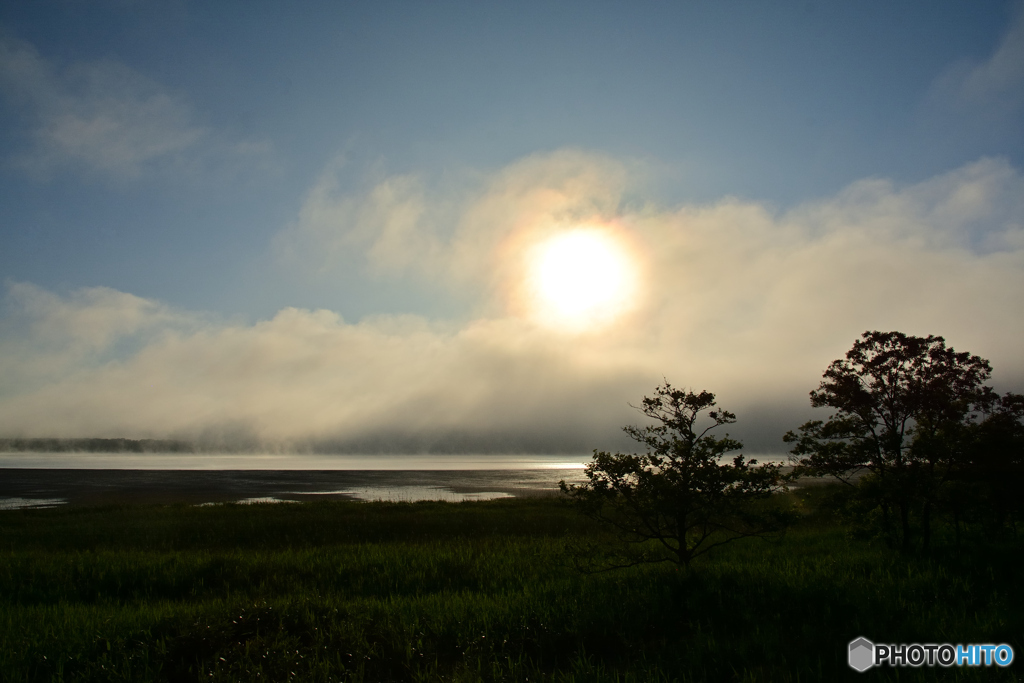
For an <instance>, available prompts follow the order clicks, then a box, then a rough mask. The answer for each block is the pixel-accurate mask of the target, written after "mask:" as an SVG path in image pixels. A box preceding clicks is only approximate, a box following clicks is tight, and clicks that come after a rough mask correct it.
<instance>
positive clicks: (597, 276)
mask: <svg viewBox="0 0 1024 683" xmlns="http://www.w3.org/2000/svg"><path fill="white" fill-rule="evenodd" d="M528 264H529V265H528V275H527V285H528V289H529V290H530V299H531V301H532V306H531V308H533V313H534V317H535V318H536V319H537V320H538V321H539V322H541V323H543V324H544V325H546V326H548V327H554V328H560V329H564V330H570V331H577V332H580V331H586V330H592V329H597V328H601V327H604V326H606V325H608V324H609V323H611V322H612V321H614V320H615V319H616V318H618V317H619V316H620V315H622V314H623V313H625V312H626V311H628V310H629V309H630V308H632V307H633V306H634V304H635V298H636V289H637V282H636V280H637V276H636V270H635V265H634V262H633V259H632V258H631V257H630V254H629V249H628V245H627V244H626V243H625V241H624V240H623V239H622V238H620V237H618V236H617V235H616V234H615V233H614V232H613V231H612V230H610V229H605V228H590V227H585V228H574V229H571V230H567V231H564V232H560V233H558V234H556V235H554V236H553V237H549V238H548V239H547V240H545V241H543V242H541V243H540V244H538V245H537V246H536V247H535V248H534V249H533V250H532V251H531V253H530V255H529V257H528Z"/></svg>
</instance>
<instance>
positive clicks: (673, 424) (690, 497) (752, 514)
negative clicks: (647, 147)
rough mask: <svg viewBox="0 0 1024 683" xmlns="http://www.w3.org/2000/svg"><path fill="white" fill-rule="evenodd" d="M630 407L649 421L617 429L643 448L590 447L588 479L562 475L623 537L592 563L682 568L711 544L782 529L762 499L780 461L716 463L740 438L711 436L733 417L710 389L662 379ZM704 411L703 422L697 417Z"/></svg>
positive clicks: (584, 506)
mask: <svg viewBox="0 0 1024 683" xmlns="http://www.w3.org/2000/svg"><path fill="white" fill-rule="evenodd" d="M637 409H638V410H639V411H640V412H642V413H643V414H644V415H646V416H648V417H650V418H652V419H653V420H655V421H656V422H657V424H655V425H652V426H647V427H635V426H629V427H625V428H624V431H625V432H626V433H627V434H629V436H630V437H631V438H633V439H634V440H635V441H637V442H638V443H640V444H643V445H644V446H646V447H647V452H646V453H644V454H623V453H606V452H601V451H595V452H594V459H593V462H591V463H590V464H588V465H587V467H586V469H585V470H584V472H585V474H586V477H587V479H588V480H589V481H588V482H587V483H585V484H580V485H573V486H568V485H566V484H565V482H562V491H563V492H565V493H567V494H568V495H569V496H571V497H572V499H573V501H574V502H575V503H576V504H577V506H578V507H579V509H580V510H581V511H582V512H583V513H584V514H586V515H588V516H589V517H592V518H593V519H596V520H599V521H600V522H603V523H604V524H607V525H609V526H611V527H612V528H614V529H615V530H616V531H617V532H618V536H619V539H620V540H621V541H622V542H623V543H622V545H620V546H619V547H617V548H615V549H613V550H612V551H611V552H609V553H608V554H606V555H605V556H604V557H603V558H602V561H600V562H598V563H597V564H598V566H599V567H600V568H606V567H607V568H614V567H623V566H631V565H634V564H641V563H647V562H666V561H667V562H673V563H675V564H678V565H682V566H689V564H690V562H692V561H693V560H694V559H695V558H697V557H699V556H701V555H703V554H704V553H706V552H708V551H710V550H712V549H714V548H716V547H719V546H721V545H724V544H727V543H731V542H732V541H735V540H736V539H739V538H748V537H752V536H764V535H766V534H770V533H774V532H778V531H780V530H781V529H782V528H783V526H784V523H785V515H784V514H783V511H782V510H781V509H780V508H779V507H778V506H773V505H768V504H766V499H767V498H768V497H769V496H771V494H772V493H775V492H777V491H780V490H782V488H783V487H784V479H785V477H784V476H783V474H782V472H781V471H780V466H779V465H772V464H764V465H758V463H757V461H756V460H749V459H746V458H744V456H743V455H737V456H735V457H734V458H733V459H732V460H731V461H725V462H723V456H724V455H725V454H726V453H728V452H729V451H735V450H738V449H740V448H742V447H743V444H741V443H740V442H738V441H736V440H735V439H731V438H729V436H728V434H726V435H725V436H723V437H721V438H718V437H716V436H713V435H712V434H711V431H712V430H714V429H716V428H717V427H721V426H723V425H728V424H732V423H734V422H735V421H736V416H735V415H734V414H733V413H730V412H729V411H727V410H721V409H715V396H714V394H712V393H710V392H707V391H702V392H700V393H699V394H695V393H693V392H691V391H681V390H679V389H674V388H673V387H672V386H671V385H670V384H668V383H667V382H666V383H665V384H664V385H662V386H659V387H658V388H657V389H656V390H655V393H654V396H653V397H645V398H644V400H643V404H642V405H641V406H639V407H638V408H637ZM705 412H707V418H706V420H707V421H706V422H704V423H703V425H698V421H699V420H700V418H701V416H702V414H703V413H705Z"/></svg>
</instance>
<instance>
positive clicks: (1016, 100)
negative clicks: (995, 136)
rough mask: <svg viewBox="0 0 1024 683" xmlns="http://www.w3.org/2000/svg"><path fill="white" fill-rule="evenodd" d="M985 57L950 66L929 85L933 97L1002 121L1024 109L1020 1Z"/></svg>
mask: <svg viewBox="0 0 1024 683" xmlns="http://www.w3.org/2000/svg"><path fill="white" fill-rule="evenodd" d="M1014 10H1015V11H1014V16H1013V18H1012V20H1011V22H1010V26H1009V28H1008V29H1007V31H1006V33H1005V34H1004V35H1003V37H1002V39H1001V40H1000V42H999V45H998V46H997V47H996V49H995V50H994V51H993V53H992V54H991V56H989V58H988V59H986V60H983V61H982V60H964V61H961V62H958V63H956V64H954V65H953V66H951V67H950V68H949V69H948V70H947V71H946V72H945V73H943V74H942V75H941V76H940V77H939V78H938V79H936V82H935V83H934V85H933V88H932V94H933V98H934V99H935V100H937V101H938V102H941V103H944V104H945V105H946V106H950V107H952V108H953V109H956V110H960V111H963V112H965V113H967V114H970V115H972V116H976V117H979V118H981V119H982V121H983V122H987V123H989V124H991V123H993V122H1005V121H1007V120H1009V119H1010V118H1011V117H1014V116H1015V115H1017V114H1019V113H1020V112H1021V111H1022V109H1024V2H1018V3H1017V4H1016V6H1015V8H1014Z"/></svg>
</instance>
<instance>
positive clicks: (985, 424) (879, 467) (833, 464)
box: [784, 331, 1015, 550]
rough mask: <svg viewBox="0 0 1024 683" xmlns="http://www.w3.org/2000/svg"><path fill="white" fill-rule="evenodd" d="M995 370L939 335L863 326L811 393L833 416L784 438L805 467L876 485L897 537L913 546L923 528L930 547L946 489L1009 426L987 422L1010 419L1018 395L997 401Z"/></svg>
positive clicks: (887, 528)
mask: <svg viewBox="0 0 1024 683" xmlns="http://www.w3.org/2000/svg"><path fill="white" fill-rule="evenodd" d="M990 375H991V366H990V365H989V363H988V361H986V360H984V359H982V358H979V357H978V356H973V355H971V354H969V353H966V352H960V353H958V352H956V351H954V350H953V349H952V348H947V347H946V344H945V340H944V339H943V338H942V337H937V336H932V335H929V336H927V337H915V336H911V335H906V334H903V333H901V332H877V331H875V332H865V333H864V334H863V335H862V336H861V338H860V339H858V340H857V341H856V342H854V344H853V347H852V348H851V349H850V350H849V351H848V352H847V353H846V356H845V358H841V359H839V360H835V361H833V362H832V363H831V364H830V365H829V366H828V368H827V369H826V370H825V374H824V376H823V379H822V382H821V384H820V385H819V387H818V388H817V389H816V390H814V391H812V392H811V405H812V406H814V407H824V408H832V409H833V413H832V414H831V415H830V416H829V417H828V418H827V419H826V420H824V421H822V420H812V421H810V422H807V423H806V424H804V425H802V426H801V427H800V428H799V430H798V432H788V433H787V434H786V436H785V437H784V440H785V441H786V442H788V443H792V444H794V446H793V448H792V450H791V453H792V454H793V458H794V460H796V461H797V462H798V464H799V467H798V472H799V473H801V474H810V475H813V476H826V475H831V476H834V477H836V478H838V479H839V480H841V481H844V482H846V483H848V484H851V485H855V484H856V485H858V486H859V487H860V491H861V492H862V493H867V492H870V495H871V496H872V497H873V499H874V500H875V502H876V503H877V507H876V508H875V509H877V510H879V511H880V516H881V526H882V529H883V532H884V534H885V537H886V539H887V540H888V541H889V542H890V543H892V544H898V545H900V546H901V547H902V548H903V549H904V550H908V549H910V547H911V545H912V539H913V538H914V537H915V536H916V535H920V537H921V542H922V545H923V546H924V547H925V548H927V547H928V545H929V542H930V539H931V527H932V519H933V516H934V513H935V512H936V510H937V509H938V508H941V507H942V506H943V500H944V495H943V492H948V491H949V488H950V487H949V483H950V482H952V481H955V480H958V479H961V480H962V479H965V478H967V479H969V478H971V477H972V476H974V475H976V474H978V473H979V472H980V469H979V467H978V464H979V458H982V459H983V457H982V456H981V455H980V453H979V450H978V447H979V443H980V441H979V440H983V438H984V435H985V434H988V433H989V432H994V433H1000V434H1002V433H1004V432H1005V430H1002V431H1000V430H999V429H997V427H998V426H999V425H998V424H997V423H996V422H989V420H990V419H992V416H994V415H997V414H998V415H1002V416H1003V417H1000V418H999V420H1000V421H1001V422H1000V424H1001V423H1004V422H1006V421H1007V419H1009V418H1006V416H1005V413H1006V412H1007V410H1009V411H1010V412H1011V413H1012V410H1010V408H1011V407H1012V406H1013V405H1015V403H1014V399H1013V395H1008V396H1007V397H1003V398H1000V397H999V396H997V395H996V394H995V393H994V392H993V391H992V389H991V388H989V387H987V386H985V385H984V382H985V381H986V380H987V379H988V378H989V376H990ZM1004 403H1005V405H1006V406H1007V410H1003V409H1002V408H1001V406H1003V405H1004ZM865 470H866V471H867V472H868V473H869V476H867V477H866V478H864V479H859V478H858V477H857V475H858V473H862V472H863V471H865ZM971 473H973V474H971ZM858 482H859V483H858ZM947 502H948V501H947ZM915 519H916V520H917V528H916V529H915V528H914V526H915V525H914V524H912V521H913V520H915Z"/></svg>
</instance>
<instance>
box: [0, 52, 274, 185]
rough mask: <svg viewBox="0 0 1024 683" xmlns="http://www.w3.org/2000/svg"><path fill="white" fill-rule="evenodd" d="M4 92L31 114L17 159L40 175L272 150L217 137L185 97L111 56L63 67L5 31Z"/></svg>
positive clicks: (129, 169)
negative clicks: (27, 139)
mask: <svg viewBox="0 0 1024 683" xmlns="http://www.w3.org/2000/svg"><path fill="white" fill-rule="evenodd" d="M0 91H2V92H3V93H4V94H5V95H6V96H7V97H8V99H10V100H11V101H12V102H14V103H16V104H18V105H20V106H21V108H22V109H23V111H24V112H26V113H27V115H28V121H29V126H30V131H31V132H30V138H31V142H30V144H29V145H28V148H27V149H26V150H24V151H22V152H21V153H19V154H18V155H17V156H15V157H14V158H13V159H12V163H13V164H14V166H16V167H19V168H21V169H23V170H25V171H27V172H29V173H31V174H32V175H34V176H36V177H39V178H46V177H48V176H50V175H52V174H53V173H54V172H55V171H58V170H62V169H65V168H81V169H86V170H89V171H94V172H99V173H102V174H105V175H108V176H113V177H118V178H134V177H137V176H138V175H139V174H140V173H142V172H143V171H144V170H146V169H151V168H154V167H158V166H160V165H167V164H173V163H182V162H185V161H189V160H193V159H195V158H197V157H200V156H202V155H204V154H208V153H209V151H210V149H211V148H212V149H219V150H220V152H222V153H223V154H224V155H226V156H233V157H239V158H243V157H244V158H248V159H250V160H258V159H259V158H262V157H264V156H265V155H266V154H267V151H268V150H267V148H266V147H267V146H266V145H265V144H260V143H255V142H242V143H237V144H234V145H225V144H223V143H218V142H217V141H216V140H214V139H213V135H212V133H211V131H210V130H209V129H208V128H207V127H205V126H202V125H200V124H198V123H197V122H196V121H195V117H194V115H193V113H192V110H191V107H190V106H189V105H188V104H187V103H186V102H185V101H184V100H183V99H182V98H181V97H180V96H178V95H176V94H174V93H172V92H169V91H168V90H167V89H166V88H164V87H163V86H161V85H160V84H159V83H157V82H155V81H153V80H152V79H149V78H147V77H146V76H144V75H142V74H140V73H139V72H137V71H135V70H133V69H131V68H129V67H127V66H125V65H124V64H121V63H119V62H116V61H113V60H101V61H96V62H90V63H74V64H70V65H68V66H67V67H65V68H58V67H56V66H55V65H53V64H52V63H51V62H49V61H47V60H46V59H44V58H43V57H42V56H41V55H40V54H39V53H38V52H37V51H36V49H35V48H34V47H33V46H32V45H30V44H29V43H26V42H24V41H19V40H15V39H11V38H0Z"/></svg>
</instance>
